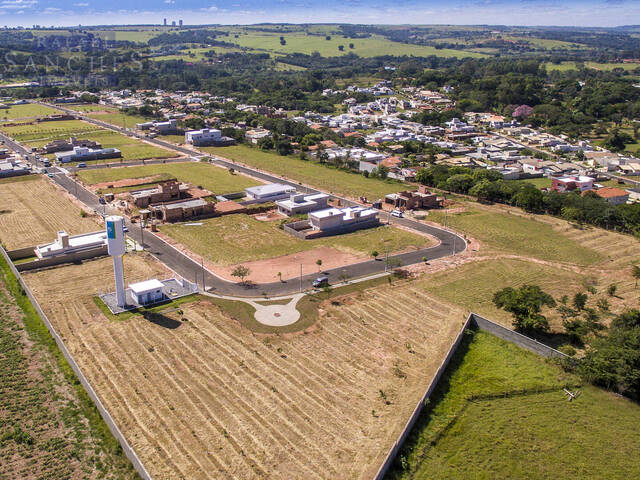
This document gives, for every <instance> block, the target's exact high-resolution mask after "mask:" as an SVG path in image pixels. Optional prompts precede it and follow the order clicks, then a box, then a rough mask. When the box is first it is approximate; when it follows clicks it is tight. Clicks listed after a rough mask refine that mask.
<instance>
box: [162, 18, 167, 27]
mask: <svg viewBox="0 0 640 480" xmlns="http://www.w3.org/2000/svg"><path fill="white" fill-rule="evenodd" d="M162 24H163V25H164V26H165V27H166V26H167V19H166V18H165V19H164V21H163V23H162Z"/></svg>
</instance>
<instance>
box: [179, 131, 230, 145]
mask: <svg viewBox="0 0 640 480" xmlns="http://www.w3.org/2000/svg"><path fill="white" fill-rule="evenodd" d="M221 139H222V132H221V131H220V130H218V129H217V128H203V129H202V130H190V131H188V132H185V134H184V143H188V144H191V145H196V146H197V145H208V144H211V143H215V142H218V141H220V140H221Z"/></svg>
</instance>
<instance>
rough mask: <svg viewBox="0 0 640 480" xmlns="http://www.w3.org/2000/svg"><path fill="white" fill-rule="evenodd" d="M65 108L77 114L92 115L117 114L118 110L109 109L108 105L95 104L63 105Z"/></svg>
mask: <svg viewBox="0 0 640 480" xmlns="http://www.w3.org/2000/svg"><path fill="white" fill-rule="evenodd" d="M63 106H64V108H67V109H69V110H73V111H75V112H81V113H91V112H117V111H118V109H117V108H113V107H109V106H107V105H97V104H95V103H92V104H87V105H63Z"/></svg>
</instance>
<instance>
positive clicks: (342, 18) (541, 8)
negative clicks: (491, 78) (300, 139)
mask: <svg viewBox="0 0 640 480" xmlns="http://www.w3.org/2000/svg"><path fill="white" fill-rule="evenodd" d="M165 17H166V18H167V19H168V21H169V23H170V22H171V20H178V19H180V18H182V19H183V20H184V22H185V23H186V24H192V25H193V24H202V23H221V24H251V23H260V22H290V23H323V22H335V23H340V22H341V23H367V24H375V23H377V24H383V23H384V24H400V23H412V24H459V25H473V24H476V25H477V24H491V25H567V26H569V25H570V26H617V25H628V24H640V1H639V0H583V1H578V0H512V1H509V0H448V1H447V0H422V1H420V0H396V1H388V0H387V1H384V0H368V1H367V0H324V1H322V2H318V1H313V0H227V2H221V1H220V2H216V1H212V0H137V1H135V2H132V1H131V0H111V1H108V2H105V1H104V0H100V1H97V0H0V26H3V25H8V26H15V25H23V26H30V25H33V24H40V25H47V26H48V25H65V26H68V25H78V24H82V25H96V24H132V23H161V22H162V19H163V18H165Z"/></svg>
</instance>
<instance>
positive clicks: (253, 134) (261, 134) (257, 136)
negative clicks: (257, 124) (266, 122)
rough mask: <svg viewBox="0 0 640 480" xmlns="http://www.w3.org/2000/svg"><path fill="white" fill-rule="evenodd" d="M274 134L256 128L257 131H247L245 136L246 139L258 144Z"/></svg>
mask: <svg viewBox="0 0 640 480" xmlns="http://www.w3.org/2000/svg"><path fill="white" fill-rule="evenodd" d="M271 136H272V133H271V132H270V131H269V130H266V129H264V128H256V129H255V130H247V131H246V132H245V134H244V138H246V139H247V140H248V141H250V142H251V143H253V144H257V143H258V141H259V140H261V139H263V138H270V137H271Z"/></svg>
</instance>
